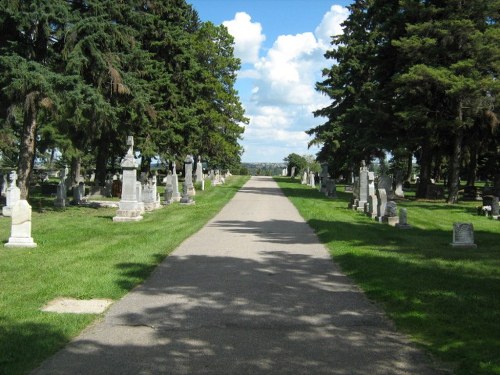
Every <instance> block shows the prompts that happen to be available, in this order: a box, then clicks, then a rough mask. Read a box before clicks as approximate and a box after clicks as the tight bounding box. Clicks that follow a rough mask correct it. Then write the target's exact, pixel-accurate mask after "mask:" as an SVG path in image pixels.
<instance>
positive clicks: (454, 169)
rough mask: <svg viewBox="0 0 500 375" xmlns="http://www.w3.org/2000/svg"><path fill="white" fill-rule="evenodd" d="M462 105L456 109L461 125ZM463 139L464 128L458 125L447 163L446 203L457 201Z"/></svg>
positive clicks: (460, 124)
mask: <svg viewBox="0 0 500 375" xmlns="http://www.w3.org/2000/svg"><path fill="white" fill-rule="evenodd" d="M462 116H463V115H462V105H461V104H460V107H459V110H458V121H459V126H462V119H463V118H462ZM463 139H464V130H463V129H462V128H461V127H460V128H459V129H457V131H456V133H455V139H454V141H453V154H452V155H451V159H450V163H449V171H450V174H449V175H450V179H449V181H448V199H447V202H448V203H457V202H458V190H459V188H460V161H461V160H462V142H463Z"/></svg>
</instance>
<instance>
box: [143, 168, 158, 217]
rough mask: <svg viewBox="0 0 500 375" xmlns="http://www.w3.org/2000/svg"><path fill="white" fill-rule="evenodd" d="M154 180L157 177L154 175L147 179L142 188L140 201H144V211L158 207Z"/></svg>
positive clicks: (155, 180)
mask: <svg viewBox="0 0 500 375" xmlns="http://www.w3.org/2000/svg"><path fill="white" fill-rule="evenodd" d="M156 182H157V177H156V175H154V176H152V177H151V178H149V179H148V180H147V182H146V184H145V185H144V186H143V188H142V202H143V203H144V210H146V211H153V210H156V209H158V208H160V201H159V200H158V193H157V187H156Z"/></svg>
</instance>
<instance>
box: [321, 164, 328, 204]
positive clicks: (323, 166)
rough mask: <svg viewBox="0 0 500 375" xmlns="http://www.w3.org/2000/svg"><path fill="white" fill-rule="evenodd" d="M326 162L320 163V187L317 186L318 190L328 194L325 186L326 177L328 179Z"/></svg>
mask: <svg viewBox="0 0 500 375" xmlns="http://www.w3.org/2000/svg"><path fill="white" fill-rule="evenodd" d="M328 176H329V174H328V164H327V163H323V164H321V174H320V176H319V177H320V187H319V191H320V192H322V193H324V194H325V195H326V196H328V191H327V186H326V183H327V179H328Z"/></svg>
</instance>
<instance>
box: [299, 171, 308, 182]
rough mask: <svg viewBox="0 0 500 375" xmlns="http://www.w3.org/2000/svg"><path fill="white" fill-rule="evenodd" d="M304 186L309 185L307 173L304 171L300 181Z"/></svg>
mask: <svg viewBox="0 0 500 375" xmlns="http://www.w3.org/2000/svg"><path fill="white" fill-rule="evenodd" d="M300 183H301V184H302V185H307V171H304V173H303V174H302V181H300Z"/></svg>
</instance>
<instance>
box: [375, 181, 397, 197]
mask: <svg viewBox="0 0 500 375" xmlns="http://www.w3.org/2000/svg"><path fill="white" fill-rule="evenodd" d="M378 188H379V189H385V192H386V194H387V198H388V199H393V198H394V191H393V190H392V177H390V176H386V175H382V176H380V177H379V178H378Z"/></svg>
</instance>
